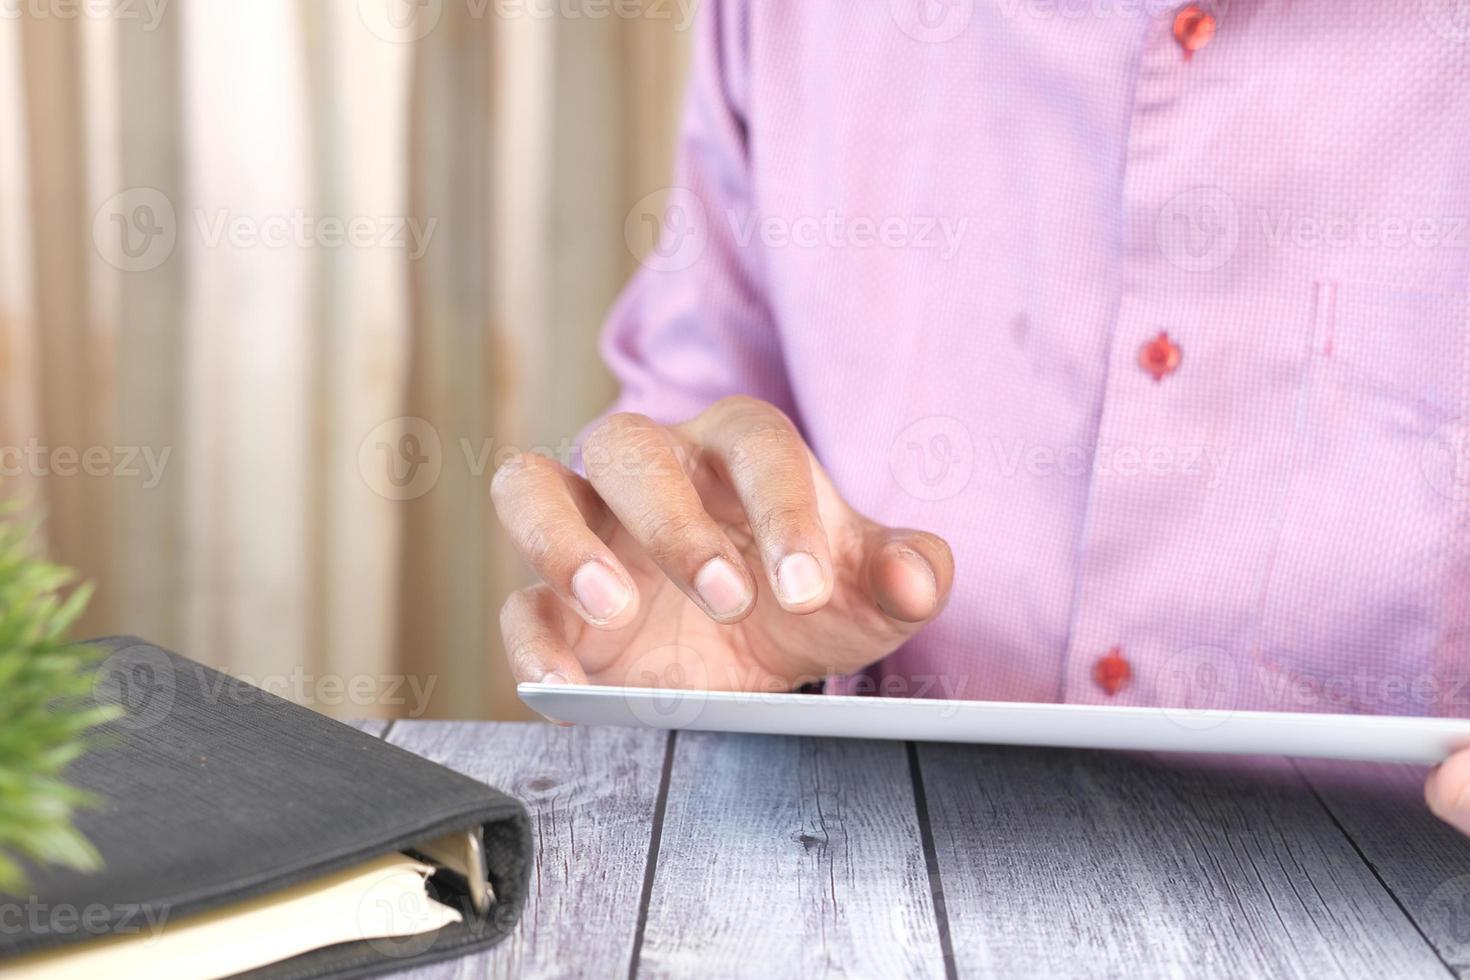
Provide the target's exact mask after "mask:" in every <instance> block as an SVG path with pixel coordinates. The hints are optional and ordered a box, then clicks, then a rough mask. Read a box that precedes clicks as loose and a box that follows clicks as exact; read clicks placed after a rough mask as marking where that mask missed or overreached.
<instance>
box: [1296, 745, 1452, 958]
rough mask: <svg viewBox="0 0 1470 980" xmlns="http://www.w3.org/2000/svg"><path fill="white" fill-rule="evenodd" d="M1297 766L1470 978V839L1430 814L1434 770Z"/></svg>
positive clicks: (1331, 764)
mask: <svg viewBox="0 0 1470 980" xmlns="http://www.w3.org/2000/svg"><path fill="white" fill-rule="evenodd" d="M1297 768H1298V769H1300V770H1301V772H1302V774H1303V775H1304V776H1306V778H1307V780H1308V781H1309V782H1310V783H1311V784H1312V786H1313V788H1314V789H1315V790H1316V791H1317V793H1318V794H1319V795H1320V797H1321V799H1322V801H1323V803H1324V804H1325V805H1326V806H1327V809H1328V810H1329V811H1330V812H1331V813H1332V815H1333V817H1334V818H1336V820H1337V822H1338V823H1339V824H1341V826H1342V828H1343V830H1345V831H1346V832H1347V834H1348V836H1349V837H1351V838H1352V840H1353V843H1354V844H1355V845H1356V846H1357V848H1358V850H1359V851H1360V852H1361V853H1362V855H1363V857H1364V858H1365V859H1366V860H1367V861H1368V863H1369V864H1370V865H1372V867H1373V869H1374V872H1375V873H1376V874H1377V875H1378V877H1379V879H1380V880H1381V881H1382V882H1383V884H1384V885H1385V886H1386V887H1387V888H1388V889H1389V891H1391V892H1392V893H1393V894H1394V896H1395V897H1396V898H1397V899H1398V901H1399V904H1400V905H1401V906H1402V907H1403V909H1404V911H1405V912H1406V913H1407V914H1408V915H1409V917H1410V918H1412V919H1413V920H1414V922H1415V924H1416V925H1417V926H1418V927H1419V929H1420V931H1421V932H1423V934H1424V936H1425V937H1426V938H1427V939H1428V940H1429V941H1430V942H1431V943H1433V944H1434V948H1435V949H1436V950H1438V951H1439V954H1440V956H1441V957H1443V958H1444V960H1445V961H1446V962H1448V963H1449V964H1450V965H1451V966H1453V967H1454V968H1455V969H1456V970H1457V971H1459V972H1460V974H1461V975H1466V974H1470V840H1466V838H1465V837H1464V836H1463V835H1462V834H1460V833H1459V831H1457V830H1455V829H1454V828H1453V827H1450V826H1449V825H1448V824H1445V823H1443V822H1442V821H1440V820H1439V819H1438V818H1437V817H1435V816H1434V814H1432V813H1430V812H1429V808H1428V807H1427V806H1426V805H1425V803H1424V780H1425V778H1426V777H1427V776H1428V775H1429V770H1428V769H1427V768H1425V767H1423V766H1407V765H1375V764H1371V763H1348V762H1329V761H1318V760H1312V761H1306V760H1303V761H1300V762H1298V763H1297Z"/></svg>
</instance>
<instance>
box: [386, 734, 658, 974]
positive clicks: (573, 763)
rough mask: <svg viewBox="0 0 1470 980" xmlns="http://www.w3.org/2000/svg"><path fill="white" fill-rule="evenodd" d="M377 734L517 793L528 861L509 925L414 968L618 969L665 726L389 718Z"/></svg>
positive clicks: (627, 952) (633, 911)
mask: <svg viewBox="0 0 1470 980" xmlns="http://www.w3.org/2000/svg"><path fill="white" fill-rule="evenodd" d="M388 740H389V741H390V742H393V743H394V744H395V745H401V746H403V747H404V748H406V749H410V750H411V751H414V752H417V753H418V754H420V755H422V756H425V757H427V758H430V759H433V760H434V761H435V762H440V763H443V764H444V765H446V766H448V767H449V768H451V769H455V770H457V771H459V772H462V773H464V774H465V775H467V776H471V777H473V778H475V779H479V780H483V781H484V782H487V783H489V784H491V785H492V786H496V787H498V788H500V789H502V790H504V791H505V792H507V793H510V794H511V795H513V796H516V797H519V798H520V799H521V800H524V801H525V803H526V806H527V807H528V808H529V809H530V811H531V821H532V827H533V829H534V831H535V835H536V867H535V871H534V872H533V874H532V878H531V892H530V897H529V899H528V901H527V905H526V910H525V914H524V915H523V916H522V917H521V922H520V924H519V925H518V926H517V928H516V931H515V933H514V934H513V935H511V936H510V937H508V938H507V939H506V940H505V941H504V942H502V943H501V944H500V945H499V946H496V947H495V948H494V949H492V950H490V951H488V952H486V953H482V954H479V955H477V956H468V957H462V958H460V959H458V960H452V961H450V962H447V963H441V964H434V965H432V966H430V967H426V968H424V969H422V970H417V971H413V973H412V974H411V975H412V976H414V977H418V978H429V977H433V978H441V980H443V978H450V977H457V978H464V980H470V978H474V980H480V978H486V977H518V978H521V977H524V978H528V980H530V978H535V977H578V976H581V977H612V976H622V975H625V974H626V973H627V971H628V963H629V961H630V958H631V956H632V951H633V936H634V933H635V931H636V926H637V920H638V911H639V898H640V895H641V894H642V890H643V880H644V872H645V865H646V863H647V859H648V851H649V846H648V842H649V834H650V830H651V827H652V826H653V819H654V811H655V807H656V803H657V799H658V792H659V786H660V782H661V777H662V774H663V765H664V755H665V748H666V745H667V743H668V736H666V735H664V734H663V733H661V732H654V731H642V730H633V729H620V728H587V727H579V728H557V727H554V726H552V725H542V724H484V723H467V722H414V721H400V722H397V723H395V724H394V725H393V728H392V730H391V731H390V732H389V733H388Z"/></svg>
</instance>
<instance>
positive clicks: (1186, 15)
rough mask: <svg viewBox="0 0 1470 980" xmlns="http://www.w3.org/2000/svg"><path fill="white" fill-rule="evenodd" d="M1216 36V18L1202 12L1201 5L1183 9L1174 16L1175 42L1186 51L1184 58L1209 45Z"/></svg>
mask: <svg viewBox="0 0 1470 980" xmlns="http://www.w3.org/2000/svg"><path fill="white" fill-rule="evenodd" d="M1214 36H1215V17H1214V15H1213V14H1210V13H1207V12H1206V11H1204V10H1201V9H1200V6H1199V4H1197V3H1192V4H1190V5H1189V6H1187V7H1181V8H1180V10H1179V13H1177V14H1175V15H1174V40H1176V41H1178V42H1179V46H1180V47H1181V48H1183V49H1184V57H1186V58H1188V57H1189V56H1190V55H1192V54H1194V53H1195V52H1196V51H1198V50H1199V49H1200V48H1202V47H1204V46H1205V45H1206V44H1209V43H1210V38H1212V37H1214Z"/></svg>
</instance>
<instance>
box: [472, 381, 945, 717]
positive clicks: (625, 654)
mask: <svg viewBox="0 0 1470 980" xmlns="http://www.w3.org/2000/svg"><path fill="white" fill-rule="evenodd" d="M582 456H583V462H584V466H585V469H586V471H587V477H586V479H584V478H582V477H580V476H578V475H577V474H575V473H572V472H571V471H570V470H568V469H566V468H565V467H563V466H561V465H560V464H558V463H557V462H555V461H554V460H551V459H548V458H546V457H544V456H538V455H534V454H527V455H524V456H521V457H519V458H517V459H515V460H513V461H511V462H509V463H507V464H505V465H504V466H502V467H501V468H500V470H499V471H498V472H497V473H496V474H495V480H494V483H493V485H492V489H491V492H492V495H493V497H494V500H495V509H496V513H497V514H498V515H499V517H500V521H501V523H502V524H503V525H504V526H505V529H506V531H507V532H508V533H509V535H510V537H511V540H512V541H514V542H515V544H516V547H517V548H518V549H519V550H520V552H521V554H523V555H524V556H525V557H526V559H527V560H528V561H529V562H530V563H531V565H532V567H534V568H535V570H536V572H537V573H538V574H539V575H540V576H541V579H542V581H543V582H544V583H545V584H543V585H537V586H533V587H531V588H528V589H522V590H521V591H519V592H516V593H515V594H513V595H512V596H511V597H510V599H509V600H508V601H507V602H506V604H505V608H504V609H502V610H501V615H500V623H501V631H502V633H503V634H504V638H505V649H506V651H507V654H508V656H509V658H510V665H511V670H512V671H513V672H514V674H515V676H516V678H517V679H518V680H521V681H550V682H564V683H573V684H582V683H587V682H589V681H590V682H592V683H597V684H613V685H622V686H651V687H688V688H702V689H708V690H788V689H791V688H792V687H795V686H799V685H800V684H803V683H806V682H809V681H813V680H816V679H819V678H821V677H824V676H826V675H828V674H840V673H848V672H851V671H854V670H857V669H859V668H862V667H865V666H867V665H868V664H870V663H872V662H874V661H876V660H878V659H880V658H882V657H884V656H886V655H887V654H888V653H890V652H892V651H893V650H895V649H896V648H897V647H898V646H899V645H900V644H901V643H903V641H904V640H906V639H907V638H908V637H910V636H912V635H913V634H914V633H915V632H917V631H918V630H919V628H920V627H922V626H923V625H924V624H925V623H926V622H928V621H929V620H931V619H933V618H934V617H935V616H936V615H937V614H938V613H939V611H940V609H942V608H943V606H944V602H945V599H946V598H947V597H948V595H949V589H950V584H951V582H952V581H953V579H954V558H953V556H952V555H951V554H950V550H949V546H948V545H947V544H945V542H944V541H943V540H942V539H940V538H938V537H936V536H934V535H932V534H926V533H924V532H922V531H912V530H902V529H894V528H887V527H883V526H881V525H878V524H875V523H874V522H873V521H870V520H868V519H867V518H866V517H863V516H862V515H861V514H859V513H857V512H856V511H854V510H853V509H852V508H851V507H849V506H848V505H847V504H846V502H844V501H843V500H842V498H841V497H839V496H838V494H837V491H836V489H835V488H834V487H833V486H832V482H831V480H830V479H828V477H827V474H826V473H825V472H824V471H823V470H822V467H821V466H820V464H818V463H817V461H816V459H815V458H814V457H813V456H812V454H811V451H810V450H809V449H808V448H807V446H806V444H805V443H804V442H803V441H802V439H801V436H800V435H798V434H797V431H796V428H795V427H794V426H793V425H792V424H791V422H790V421H789V420H788V419H787V418H786V417H785V416H784V415H783V414H781V412H780V411H778V410H777V409H776V408H774V407H772V406H771V405H768V404H766V403H764V402H760V401H757V400H755V399H751V398H729V399H726V400H724V401H721V402H719V403H717V404H716V405H714V406H712V407H711V408H710V409H709V410H708V411H706V412H705V413H704V414H702V415H700V416H699V417H698V418H695V419H693V420H692V421H689V422H686V423H684V424H683V425H677V426H671V427H664V426H661V425H657V424H655V423H654V422H652V421H650V420H649V419H647V418H645V417H643V416H641V415H627V414H624V415H614V416H611V417H610V418H608V419H607V420H606V421H604V422H603V423H602V424H601V425H599V426H598V427H597V428H596V429H595V430H594V431H593V432H592V434H591V435H590V436H589V437H588V439H587V443H586V445H585V446H584V448H583V453H582Z"/></svg>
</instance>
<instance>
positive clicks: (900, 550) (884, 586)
mask: <svg viewBox="0 0 1470 980" xmlns="http://www.w3.org/2000/svg"><path fill="white" fill-rule="evenodd" d="M864 544H865V547H864V551H865V553H866V555H865V559H864V568H863V575H862V581H863V582H864V584H865V586H866V588H867V591H868V596H869V598H871V599H872V601H873V604H874V605H875V606H877V607H878V609H879V610H880V611H882V612H883V614H884V615H885V616H887V617H888V618H889V619H890V620H893V621H894V624H895V625H899V624H904V626H905V627H907V628H903V629H902V630H901V631H902V632H904V633H912V632H915V631H916V630H917V629H918V627H919V626H921V625H923V624H924V623H927V622H928V621H929V620H931V619H933V618H934V617H935V616H937V615H939V612H940V610H942V609H943V608H944V604H945V602H947V601H948V600H949V591H950V587H951V586H952V585H953V584H954V553H953V552H952V551H950V549H949V544H948V543H946V542H945V540H944V539H943V538H941V537H939V536H938V535H934V534H930V533H928V532H927V531H915V530H911V529H907V528H888V527H880V526H877V525H874V526H872V527H871V528H870V529H869V530H868V532H867V535H866V541H865V542H864Z"/></svg>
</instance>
